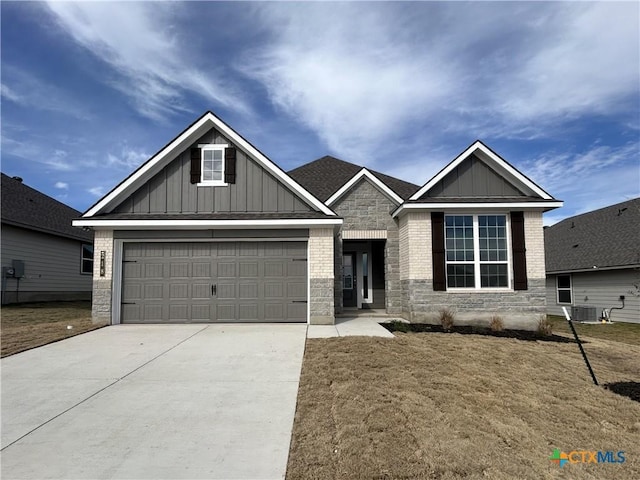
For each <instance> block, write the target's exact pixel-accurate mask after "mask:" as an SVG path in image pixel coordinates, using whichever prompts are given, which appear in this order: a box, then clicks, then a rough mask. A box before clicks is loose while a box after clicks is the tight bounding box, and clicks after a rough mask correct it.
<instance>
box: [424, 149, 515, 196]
mask: <svg viewBox="0 0 640 480" xmlns="http://www.w3.org/2000/svg"><path fill="white" fill-rule="evenodd" d="M429 196H430V197H517V196H525V194H524V193H522V192H521V191H520V190H518V189H517V188H516V187H515V186H513V185H512V184H511V183H509V182H508V181H507V180H505V179H504V178H503V177H502V176H501V175H499V174H498V173H496V172H495V171H494V170H493V169H491V168H490V167H489V166H488V165H487V164H486V163H484V162H483V161H482V160H479V159H478V158H477V157H475V156H474V155H472V156H470V157H469V158H467V159H466V160H465V161H463V162H462V163H461V164H460V165H458V166H457V167H456V168H454V169H453V170H452V171H451V172H449V174H448V175H447V176H446V177H444V178H443V179H442V180H440V182H438V183H437V184H436V185H434V186H433V187H432V188H431V190H429Z"/></svg>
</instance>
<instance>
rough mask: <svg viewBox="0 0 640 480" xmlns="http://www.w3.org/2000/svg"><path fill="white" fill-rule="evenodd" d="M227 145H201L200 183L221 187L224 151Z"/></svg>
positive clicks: (222, 182)
mask: <svg viewBox="0 0 640 480" xmlns="http://www.w3.org/2000/svg"><path fill="white" fill-rule="evenodd" d="M226 147H227V145H201V146H200V152H201V162H202V164H201V170H200V171H201V172H202V179H201V183H205V184H212V185H223V184H224V183H225V182H224V149H225V148H226Z"/></svg>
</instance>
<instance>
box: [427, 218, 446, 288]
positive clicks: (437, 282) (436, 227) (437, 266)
mask: <svg viewBox="0 0 640 480" xmlns="http://www.w3.org/2000/svg"><path fill="white" fill-rule="evenodd" d="M431 239H432V246H431V249H432V255H433V289H434V290H435V291H436V292H444V291H446V290H447V276H446V275H445V259H444V212H431Z"/></svg>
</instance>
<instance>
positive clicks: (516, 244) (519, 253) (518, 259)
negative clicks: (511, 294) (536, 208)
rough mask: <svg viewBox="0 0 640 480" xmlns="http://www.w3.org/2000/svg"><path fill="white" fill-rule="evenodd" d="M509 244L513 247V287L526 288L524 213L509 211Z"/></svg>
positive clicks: (515, 288)
mask: <svg viewBox="0 0 640 480" xmlns="http://www.w3.org/2000/svg"><path fill="white" fill-rule="evenodd" d="M511 245H512V249H513V252H512V254H513V288H514V290H527V257H526V251H527V249H526V248H525V239H524V213H523V212H511Z"/></svg>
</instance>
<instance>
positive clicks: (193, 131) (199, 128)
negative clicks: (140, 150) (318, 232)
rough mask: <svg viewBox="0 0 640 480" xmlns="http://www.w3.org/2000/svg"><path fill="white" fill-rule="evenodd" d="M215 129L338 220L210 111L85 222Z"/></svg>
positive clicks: (94, 208) (113, 205) (122, 184)
mask: <svg viewBox="0 0 640 480" xmlns="http://www.w3.org/2000/svg"><path fill="white" fill-rule="evenodd" d="M212 128H215V129H216V130H217V131H218V132H220V134H221V135H223V136H224V137H226V138H227V139H229V140H230V141H231V142H232V143H233V144H235V145H236V146H237V147H238V148H239V149H241V150H242V151H243V152H244V153H245V154H246V155H247V157H249V158H251V159H252V160H253V161H255V162H256V163H257V164H258V165H259V166H260V167H262V168H264V169H265V171H267V172H269V174H270V175H272V176H273V178H275V179H276V180H277V181H278V182H281V183H282V184H283V185H285V186H286V187H287V188H288V189H290V190H291V191H292V192H294V193H295V195H297V196H298V197H299V198H300V199H301V200H302V201H303V202H304V203H306V204H307V205H309V206H311V207H313V208H314V209H315V210H318V211H320V212H322V213H324V214H325V215H331V216H335V213H334V212H332V211H331V209H330V208H328V207H327V206H326V205H324V204H323V203H322V202H321V201H320V200H319V199H318V198H316V197H315V196H314V195H313V194H312V193H311V192H309V191H308V190H306V189H305V188H303V187H302V186H301V185H300V184H298V183H297V182H296V181H295V180H294V179H293V178H291V177H290V176H289V175H287V174H286V173H285V172H284V171H283V170H282V169H280V168H279V167H278V166H277V165H276V164H274V163H273V162H272V161H271V160H269V159H268V158H267V157H266V156H265V155H264V154H263V153H262V152H260V151H259V150H258V149H257V148H255V147H254V146H253V145H251V144H250V143H249V142H248V141H247V140H245V139H244V138H243V137H242V136H241V135H240V134H238V133H237V132H236V131H235V130H233V129H232V128H231V127H230V126H229V125H227V124H226V123H224V122H223V121H222V120H220V119H219V118H218V117H217V116H216V115H214V114H213V113H212V112H210V111H208V112H206V113H205V114H204V115H202V116H201V117H200V118H199V119H198V120H196V121H195V122H194V123H193V124H191V125H190V126H189V127H187V128H186V129H185V130H184V131H183V132H182V133H181V134H179V135H178V136H177V137H176V138H174V139H173V140H172V141H171V142H170V143H169V144H167V145H166V146H165V147H164V148H163V149H161V150H160V151H159V152H158V153H156V154H155V155H154V156H153V157H151V158H150V159H149V160H148V161H147V162H145V163H144V164H143V165H141V166H140V167H139V168H138V169H137V170H135V171H134V172H133V173H132V174H131V175H129V176H128V177H127V178H125V179H124V180H123V181H122V182H120V184H118V185H117V186H116V187H115V188H114V189H113V190H111V191H110V192H109V193H108V194H107V195H105V196H104V197H102V198H101V199H100V200H99V201H98V202H96V204H95V205H93V206H92V207H91V208H89V210H87V212H85V214H84V215H83V218H88V217H93V216H96V215H99V214H102V213H109V212H111V211H112V210H113V209H114V208H116V207H117V206H118V205H120V204H121V203H122V202H123V201H124V200H126V199H127V198H128V197H130V196H131V195H133V194H134V193H135V192H136V191H137V190H138V189H139V188H140V187H141V186H143V185H144V184H145V183H146V182H148V181H149V180H151V179H152V178H153V177H154V176H155V175H157V174H158V173H159V172H160V171H162V169H164V168H165V167H166V166H167V165H168V164H169V163H171V162H172V161H173V160H175V159H176V158H178V157H179V156H180V154H182V152H184V151H185V150H186V149H188V148H189V147H190V146H191V145H192V144H193V143H194V142H196V141H197V140H198V139H199V138H201V137H202V136H203V135H205V134H206V133H207V132H208V131H209V130H211V129H212Z"/></svg>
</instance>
